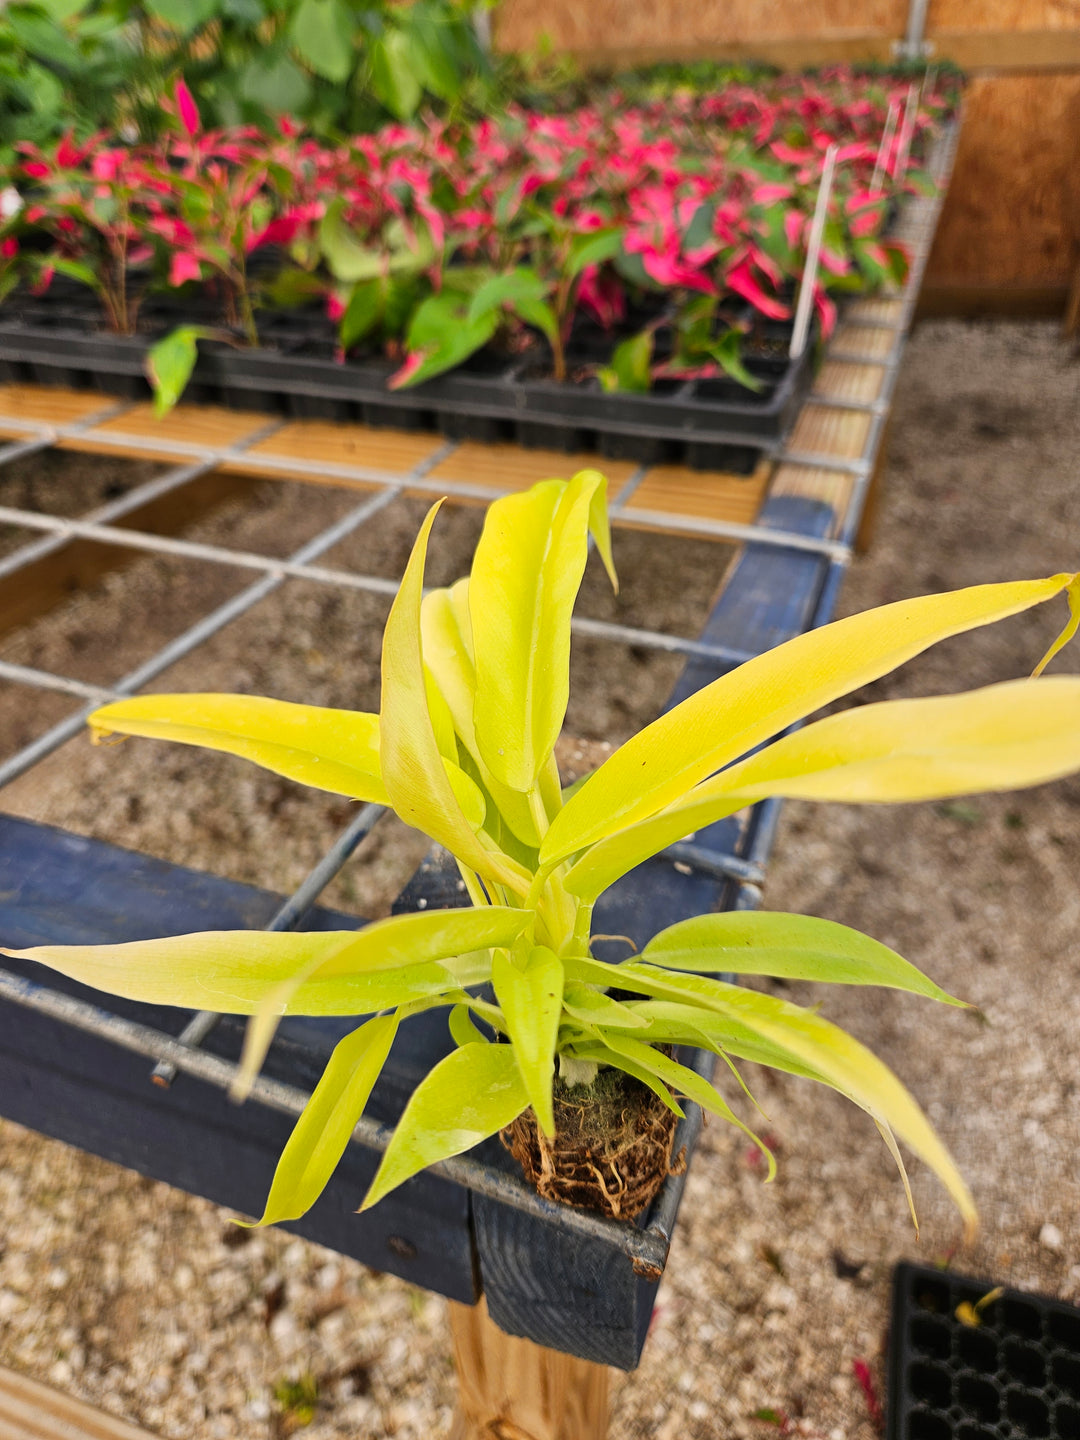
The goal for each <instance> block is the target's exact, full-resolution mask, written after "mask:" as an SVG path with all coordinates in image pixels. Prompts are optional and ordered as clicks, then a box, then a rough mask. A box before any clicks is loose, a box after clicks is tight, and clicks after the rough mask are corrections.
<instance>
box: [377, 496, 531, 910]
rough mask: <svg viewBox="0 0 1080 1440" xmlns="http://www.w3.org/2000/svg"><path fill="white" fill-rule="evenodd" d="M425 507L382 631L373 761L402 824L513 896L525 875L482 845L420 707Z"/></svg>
mask: <svg viewBox="0 0 1080 1440" xmlns="http://www.w3.org/2000/svg"><path fill="white" fill-rule="evenodd" d="M438 508H439V507H438V505H434V506H432V508H431V509H430V510H429V511H428V514H427V517H426V519H425V520H424V523H423V525H422V526H421V528H420V533H419V535H418V536H417V537H416V543H415V544H414V546H413V550H412V554H411V555H410V557H409V563H408V566H407V567H406V570H405V574H404V576H403V577H402V581H401V586H400V588H399V590H398V593H397V598H396V599H395V600H394V604H393V606H392V607H391V610H390V616H389V618H388V620H387V622H386V629H385V630H384V632H383V649H382V712H381V716H380V728H381V737H380V765H381V769H382V776H383V783H384V784H385V786H386V790H387V793H388V795H389V796H390V800H391V803H392V804H393V806H394V809H395V810H396V811H397V813H398V815H400V817H401V818H402V820H404V821H405V823H406V824H407V825H413V826H415V827H416V828H417V829H418V830H422V831H423V832H424V834H425V835H430V836H431V838H432V839H433V840H437V841H438V842H439V843H440V844H441V845H444V846H445V847H446V848H447V849H448V850H449V851H450V853H451V854H452V855H454V856H455V857H456V858H457V859H458V860H460V861H462V862H463V863H464V864H465V865H467V866H468V867H469V869H471V870H475V871H477V872H478V873H479V874H480V875H483V876H485V877H486V878H488V879H489V880H496V881H498V882H499V883H500V884H509V885H510V886H512V887H514V888H516V889H517V890H519V891H520V892H521V893H524V892H525V891H527V890H528V884H529V882H528V876H527V874H526V872H525V871H524V870H522V868H521V867H520V866H519V865H517V864H516V863H515V862H514V861H512V860H510V859H508V858H507V857H506V856H504V855H501V854H499V853H497V852H494V851H491V850H487V849H485V848H484V846H483V844H482V843H481V841H480V840H479V839H478V838H477V836H476V835H475V834H474V833H473V830H472V828H471V827H470V825H469V823H468V820H467V819H466V817H465V815H464V814H463V813H462V810H461V806H460V804H459V803H458V800H457V797H456V795H455V794H454V790H453V787H452V785H451V782H450V779H449V777H448V775H447V772H446V767H445V765H444V762H443V758H442V756H441V755H440V753H439V748H438V745H437V744H436V741H435V732H434V730H433V728H432V723H431V715H430V713H429V711H428V699H427V684H426V680H425V675H424V663H423V656H422V652H421V640H420V600H421V595H422V593H423V586H424V561H425V557H426V553H427V541H428V535H429V533H430V531H431V526H432V524H433V522H434V520H435V515H436V513H437V511H438Z"/></svg>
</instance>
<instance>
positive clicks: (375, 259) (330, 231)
mask: <svg viewBox="0 0 1080 1440" xmlns="http://www.w3.org/2000/svg"><path fill="white" fill-rule="evenodd" d="M344 213H345V200H344V197H343V196H340V195H336V196H334V198H333V199H332V200H331V201H330V202H329V204H328V205H327V207H326V213H325V215H324V216H323V218H322V220H321V222H320V224H319V246H320V248H321V250H322V253H323V256H324V258H325V260H326V263H327V264H328V265H329V267H330V270H331V272H332V273H333V275H334V276H335V277H336V278H337V279H338V280H345V281H361V280H374V279H376V278H377V277H378V276H380V275H383V274H385V272H386V270H387V267H388V265H389V256H388V255H387V253H386V251H385V250H375V249H372V248H371V247H369V246H366V245H361V244H360V243H359V242H358V240H357V238H356V235H355V234H354V233H353V231H352V230H350V229H349V227H348V225H347V224H346V223H345V218H344Z"/></svg>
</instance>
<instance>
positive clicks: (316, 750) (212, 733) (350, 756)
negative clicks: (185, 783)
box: [88, 694, 389, 805]
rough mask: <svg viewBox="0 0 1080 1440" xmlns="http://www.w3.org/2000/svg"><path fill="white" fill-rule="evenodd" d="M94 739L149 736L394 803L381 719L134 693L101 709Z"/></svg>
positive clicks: (262, 702) (278, 704)
mask: <svg viewBox="0 0 1080 1440" xmlns="http://www.w3.org/2000/svg"><path fill="white" fill-rule="evenodd" d="M88 723H89V725H90V728H91V730H92V732H93V734H94V736H95V738H97V737H100V736H105V735H113V734H117V735H143V736H148V737H150V738H152V739H155V740H173V741H177V742H178V743H180V744H182V745H199V746H202V747H203V748H204V749H207V750H223V751H225V752H226V754H229V755H239V756H241V757H242V758H243V759H245V760H254V761H255V763H256V764H258V765H262V766H263V767H264V768H265V769H267V770H272V771H273V772H274V774H275V775H285V776H287V777H288V778H289V779H290V780H299V781H300V782H301V783H302V784H304V785H312V786H314V787H315V788H316V789H318V790H329V791H331V792H332V793H333V794H335V795H349V796H351V797H352V798H353V799H354V800H373V801H377V802H378V803H379V804H382V805H385V804H388V803H389V797H388V796H387V793H386V790H385V788H384V786H383V783H382V777H381V776H380V774H379V717H378V716H377V715H369V714H366V713H364V712H363V711H360V710H328V709H324V708H322V707H321V706H317V705H294V704H292V703H291V702H289V701H286V700H268V699H265V698H263V697H262V696H256V695H194V694H192V695H136V696H133V697H132V698H131V699H130V700H117V701H114V702H113V704H111V705H104V706H102V708H101V709H100V710H95V711H94V713H93V714H92V715H91V716H90V719H89V722H88Z"/></svg>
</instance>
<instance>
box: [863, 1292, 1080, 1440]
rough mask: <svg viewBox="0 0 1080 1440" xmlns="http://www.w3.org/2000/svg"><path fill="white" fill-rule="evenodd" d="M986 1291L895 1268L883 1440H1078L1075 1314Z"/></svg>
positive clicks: (1079, 1331) (1078, 1316) (1078, 1329)
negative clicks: (978, 1307) (885, 1422)
mask: <svg viewBox="0 0 1080 1440" xmlns="http://www.w3.org/2000/svg"><path fill="white" fill-rule="evenodd" d="M994 1288H995V1287H994V1285H993V1282H992V1281H983V1280H975V1279H971V1278H970V1277H967V1276H961V1275H951V1274H948V1273H946V1272H944V1271H940V1270H930V1269H927V1268H926V1267H924V1266H918V1265H908V1264H901V1265H898V1266H897V1267H896V1275H895V1279H894V1282H893V1312H892V1328H891V1333H890V1342H889V1410H888V1432H887V1434H888V1440H1042V1437H1046V1440H1080V1309H1077V1308H1076V1307H1075V1306H1073V1305H1068V1304H1066V1303H1065V1302H1064V1301H1061V1300H1051V1299H1048V1298H1047V1297H1045V1296H1041V1295H1029V1294H1025V1293H1023V1292H1022V1291H1019V1290H1003V1291H1002V1292H1001V1294H1000V1296H998V1298H997V1299H994V1300H991V1301H989V1302H988V1303H986V1304H984V1305H983V1306H982V1307H981V1308H980V1309H979V1310H978V1311H977V1312H976V1314H975V1316H974V1318H975V1319H977V1321H978V1323H977V1324H973V1323H971V1320H972V1314H971V1310H967V1309H966V1308H964V1307H967V1306H970V1307H972V1310H974V1308H975V1307H976V1306H977V1305H978V1303H979V1301H981V1300H983V1299H984V1297H985V1296H988V1295H989V1294H990V1292H991V1291H992V1290H993V1289H994ZM958 1310H959V1312H960V1313H958ZM961 1316H965V1317H966V1321H965V1318H961Z"/></svg>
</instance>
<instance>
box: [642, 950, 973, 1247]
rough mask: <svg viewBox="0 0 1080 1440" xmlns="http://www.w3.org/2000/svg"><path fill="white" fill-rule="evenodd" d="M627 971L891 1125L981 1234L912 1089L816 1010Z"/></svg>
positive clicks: (770, 1060) (737, 1047)
mask: <svg viewBox="0 0 1080 1440" xmlns="http://www.w3.org/2000/svg"><path fill="white" fill-rule="evenodd" d="M619 968H620V970H621V971H622V972H623V974H624V979H623V984H624V985H625V986H626V987H627V988H628V989H637V988H639V987H640V988H641V989H642V990H644V991H647V992H648V993H653V994H657V995H658V996H659V997H660V998H664V999H675V1000H676V1001H677V1002H680V1003H682V1004H684V1005H685V1004H689V1005H692V1006H694V1007H695V1008H697V1007H700V1008H699V1009H698V1017H697V1020H696V1022H695V1025H696V1028H697V1029H698V1030H699V1031H700V1032H702V1033H704V1034H706V1035H708V1036H710V1037H711V1038H712V1039H713V1041H714V1043H716V1044H717V1045H719V1046H721V1047H722V1048H723V1050H725V1051H726V1052H727V1053H728V1054H730V1055H734V1056H736V1057H737V1058H740V1059H744V1060H756V1061H759V1062H760V1063H761V1064H764V1065H772V1066H773V1067H774V1068H777V1069H791V1065H792V1064H795V1065H798V1066H800V1067H801V1070H799V1071H793V1072H792V1073H802V1074H806V1075H809V1076H810V1077H811V1078H813V1079H818V1080H821V1081H822V1082H823V1083H825V1084H827V1085H829V1086H831V1087H832V1088H833V1089H834V1090H838V1091H839V1092H840V1093H841V1094H842V1095H846V1096H847V1098H848V1099H849V1100H852V1101H854V1102H855V1103H856V1104H857V1105H859V1106H861V1107H862V1108H863V1109H864V1110H866V1111H867V1112H868V1113H869V1114H870V1115H872V1116H873V1117H874V1118H875V1120H878V1121H880V1122H881V1123H882V1124H885V1125H888V1126H889V1127H890V1128H891V1129H892V1130H893V1131H895V1132H896V1134H897V1135H898V1136H899V1137H900V1139H901V1140H903V1141H904V1142H905V1144H907V1145H908V1146H910V1148H911V1149H912V1150H913V1151H914V1152H915V1154H916V1155H918V1156H919V1158H920V1159H921V1160H923V1161H924V1162H925V1163H926V1164H927V1165H929V1166H930V1168H931V1169H932V1170H933V1171H934V1173H935V1174H936V1175H937V1177H938V1178H939V1180H941V1182H942V1184H943V1185H944V1186H945V1188H946V1189H947V1190H948V1192H949V1194H950V1195H951V1196H952V1198H953V1201H954V1202H955V1204H956V1206H957V1208H958V1210H959V1211H960V1213H961V1215H962V1216H963V1218H964V1223H965V1226H966V1227H967V1229H968V1232H969V1233H972V1232H973V1231H974V1228H975V1225H976V1223H977V1213H976V1210H975V1203H974V1201H973V1200H972V1198H971V1193H970V1191H969V1190H968V1188H967V1185H966V1184H965V1183H964V1180H963V1177H962V1176H961V1175H960V1172H959V1171H958V1170H957V1168H956V1166H955V1164H954V1163H953V1160H952V1158H951V1156H950V1155H949V1153H948V1151H947V1150H946V1149H945V1147H944V1145H942V1143H941V1141H940V1140H939V1139H938V1137H937V1134H936V1133H935V1131H934V1129H933V1127H932V1126H931V1124H930V1122H929V1121H928V1120H927V1118H926V1116H925V1115H924V1114H923V1112H922V1110H921V1109H920V1108H919V1105H918V1104H917V1102H916V1101H915V1099H914V1098H913V1097H912V1095H911V1094H910V1093H909V1091H908V1090H907V1089H906V1088H905V1087H904V1086H903V1085H902V1084H901V1082H900V1081H899V1080H898V1079H897V1077H896V1076H895V1075H894V1074H893V1073H892V1071H891V1070H890V1069H889V1068H888V1066H887V1065H884V1064H883V1063H882V1062H881V1061H880V1060H879V1059H878V1058H877V1056H876V1055H874V1054H873V1053H872V1052H871V1051H869V1050H867V1048H866V1047H865V1046H864V1045H860V1044H859V1042H858V1041H857V1040H855V1039H853V1038H852V1037H851V1036H850V1035H848V1034H846V1033H845V1032H844V1031H843V1030H841V1029H839V1027H838V1026H836V1025H833V1024H831V1023H830V1022H829V1021H828V1020H824V1019H822V1017H821V1016H820V1015H818V1014H816V1013H815V1012H814V1011H812V1010H806V1009H803V1008H802V1007H800V1006H798V1005H792V1004H790V1003H789V1002H788V1001H786V1000H778V999H776V997H775V996H772V995H762V994H759V993H758V992H756V991H752V990H744V989H742V988H741V987H740V986H737V985H727V984H725V983H724V982H723V981H719V980H710V979H707V978H706V977H704V976H699V975H682V974H675V973H671V972H664V971H657V970H655V968H654V967H652V966H650V965H640V964H628V965H623V966H620V967H619ZM634 1038H635V1039H637V1038H638V1037H637V1036H636V1035H635V1037H634Z"/></svg>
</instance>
